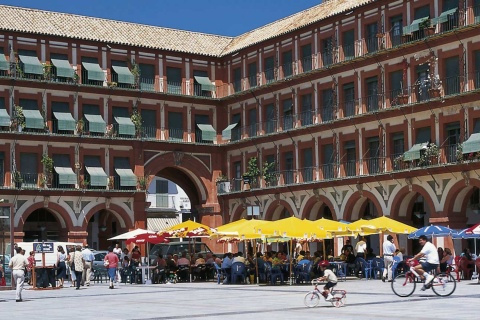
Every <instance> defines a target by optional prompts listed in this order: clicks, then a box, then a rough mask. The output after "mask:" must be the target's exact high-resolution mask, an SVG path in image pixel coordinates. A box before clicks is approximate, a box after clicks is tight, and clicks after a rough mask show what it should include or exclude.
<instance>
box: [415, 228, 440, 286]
mask: <svg viewBox="0 0 480 320" xmlns="http://www.w3.org/2000/svg"><path fill="white" fill-rule="evenodd" d="M418 242H419V243H420V245H422V246H423V248H422V251H420V252H419V253H417V254H416V255H415V256H414V257H413V258H412V259H411V260H418V259H420V258H421V257H425V258H426V261H425V262H422V263H420V264H419V265H417V266H415V271H417V272H418V274H419V275H420V276H421V277H422V278H425V285H424V286H423V288H422V291H425V289H427V286H428V284H430V282H432V280H433V278H434V276H432V275H431V274H429V273H428V272H430V271H431V270H436V269H437V267H438V265H439V264H440V261H439V259H438V251H437V248H436V247H435V246H434V245H433V243H431V242H429V241H428V239H427V237H426V236H423V235H422V236H420V237H419V238H418ZM424 274H425V276H424Z"/></svg>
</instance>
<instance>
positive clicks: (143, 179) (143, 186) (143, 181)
mask: <svg viewBox="0 0 480 320" xmlns="http://www.w3.org/2000/svg"><path fill="white" fill-rule="evenodd" d="M150 180H151V179H150V175H149V174H146V175H144V176H140V177H138V188H139V189H140V190H147V188H148V184H149V183H150Z"/></svg>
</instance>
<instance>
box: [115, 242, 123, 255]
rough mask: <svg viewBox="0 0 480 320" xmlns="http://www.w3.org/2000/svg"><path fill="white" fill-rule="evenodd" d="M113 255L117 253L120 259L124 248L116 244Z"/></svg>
mask: <svg viewBox="0 0 480 320" xmlns="http://www.w3.org/2000/svg"><path fill="white" fill-rule="evenodd" d="M113 253H115V254H116V255H117V256H118V258H119V259H120V255H121V254H122V248H120V245H119V244H118V243H116V244H115V248H113Z"/></svg>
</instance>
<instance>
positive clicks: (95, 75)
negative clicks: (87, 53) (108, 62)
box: [82, 62, 105, 81]
mask: <svg viewBox="0 0 480 320" xmlns="http://www.w3.org/2000/svg"><path fill="white" fill-rule="evenodd" d="M82 65H83V67H84V68H85V70H87V74H88V80H95V81H105V73H104V72H103V70H102V68H100V65H99V64H98V63H91V62H82Z"/></svg>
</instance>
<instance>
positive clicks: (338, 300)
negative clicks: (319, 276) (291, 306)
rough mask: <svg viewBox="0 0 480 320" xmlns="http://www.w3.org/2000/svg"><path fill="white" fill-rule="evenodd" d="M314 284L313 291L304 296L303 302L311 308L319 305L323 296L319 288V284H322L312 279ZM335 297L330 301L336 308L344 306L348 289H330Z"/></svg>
mask: <svg viewBox="0 0 480 320" xmlns="http://www.w3.org/2000/svg"><path fill="white" fill-rule="evenodd" d="M312 284H313V285H314V288H313V291H310V292H308V293H307V294H306V295H305V298H303V302H304V303H305V305H306V306H307V307H309V308H313V307H316V306H318V303H319V302H320V299H321V297H323V292H322V291H320V289H318V285H319V284H320V283H319V282H317V281H316V280H312ZM330 293H331V294H332V296H333V298H332V300H331V301H330V303H331V304H332V305H333V306H335V307H336V308H339V307H342V306H344V305H345V303H346V299H347V291H345V290H336V289H333V288H332V290H331V291H330Z"/></svg>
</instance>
